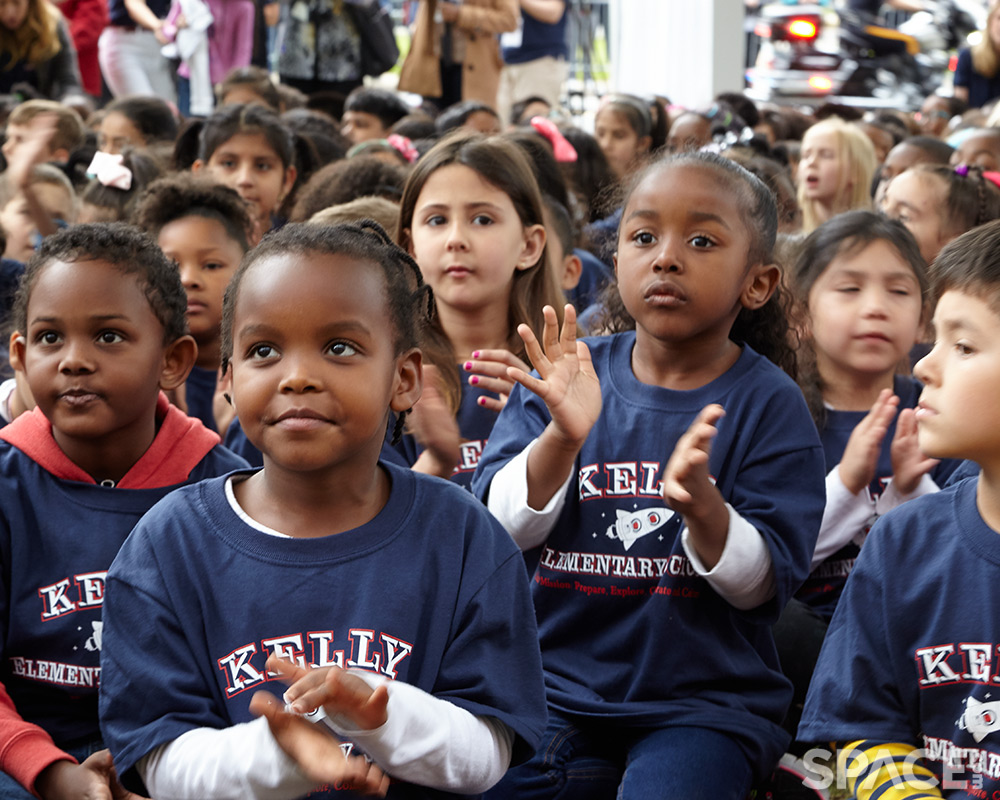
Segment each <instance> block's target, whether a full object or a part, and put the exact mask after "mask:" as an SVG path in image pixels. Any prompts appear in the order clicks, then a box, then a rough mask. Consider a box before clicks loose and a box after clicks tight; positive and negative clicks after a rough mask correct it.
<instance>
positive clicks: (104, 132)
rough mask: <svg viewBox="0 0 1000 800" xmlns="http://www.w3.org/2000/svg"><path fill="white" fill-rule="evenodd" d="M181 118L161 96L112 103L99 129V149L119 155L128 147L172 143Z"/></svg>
mask: <svg viewBox="0 0 1000 800" xmlns="http://www.w3.org/2000/svg"><path fill="white" fill-rule="evenodd" d="M176 136H177V118H176V117H175V116H174V112H173V110H172V109H171V108H170V106H169V105H168V104H167V103H166V102H164V101H163V100H161V99H160V98H158V97H123V98H121V99H120V100H115V101H114V102H112V103H109V104H108V106H107V107H106V108H105V109H104V116H103V117H102V118H101V124H100V125H99V126H98V128H97V149H98V150H101V151H102V152H105V153H111V154H112V155H115V154H117V153H120V152H122V150H123V149H124V148H125V147H147V146H149V145H152V144H155V143H156V142H172V141H173V140H174V137H176Z"/></svg>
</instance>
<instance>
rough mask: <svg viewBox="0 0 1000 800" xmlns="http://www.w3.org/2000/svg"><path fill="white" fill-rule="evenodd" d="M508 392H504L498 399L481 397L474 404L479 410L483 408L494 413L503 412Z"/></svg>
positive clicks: (486, 396)
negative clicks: (477, 405)
mask: <svg viewBox="0 0 1000 800" xmlns="http://www.w3.org/2000/svg"><path fill="white" fill-rule="evenodd" d="M508 394H509V393H508V392H504V393H503V394H501V395H500V397H499V399H498V398H496V397H490V396H488V395H483V396H482V397H480V398H479V399H478V400H477V401H476V402H477V403H478V404H479V406H480V407H481V408H485V409H486V410H487V411H495V412H496V413H498V414H499V413H500V412H501V411H503V409H504V406H505V405H507V395H508Z"/></svg>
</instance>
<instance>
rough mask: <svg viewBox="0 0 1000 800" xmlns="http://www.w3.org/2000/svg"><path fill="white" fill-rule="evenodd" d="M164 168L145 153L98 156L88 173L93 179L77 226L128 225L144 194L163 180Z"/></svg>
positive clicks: (128, 149)
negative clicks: (161, 168)
mask: <svg viewBox="0 0 1000 800" xmlns="http://www.w3.org/2000/svg"><path fill="white" fill-rule="evenodd" d="M160 171H161V170H160V166H159V164H158V163H157V162H156V161H155V160H154V159H153V158H152V157H151V156H150V154H149V153H147V152H144V151H142V150H135V149H133V148H132V147H126V148H125V149H124V150H123V151H122V152H121V153H120V154H118V155H110V154H108V153H102V152H97V153H95V154H94V158H93V160H92V161H91V162H90V166H89V168H88V169H87V174H88V175H91V176H92V178H91V180H90V183H88V184H87V186H86V188H84V190H83V193H82V194H81V195H80V211H79V213H78V214H77V217H76V221H77V222H126V221H128V219H129V217H131V216H132V210H133V209H134V208H135V204H136V201H137V200H138V199H139V197H140V196H141V195H142V192H143V190H144V189H145V188H146V187H147V186H149V184H151V183H152V182H153V181H155V180H156V179H157V178H159V177H160Z"/></svg>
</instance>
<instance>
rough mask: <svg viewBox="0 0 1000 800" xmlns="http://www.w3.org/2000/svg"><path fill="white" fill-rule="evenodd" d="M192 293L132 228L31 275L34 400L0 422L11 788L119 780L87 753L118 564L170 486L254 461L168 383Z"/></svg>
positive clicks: (0, 746)
mask: <svg viewBox="0 0 1000 800" xmlns="http://www.w3.org/2000/svg"><path fill="white" fill-rule="evenodd" d="M185 305H186V301H185V296H184V288H183V287H182V286H181V283H180V279H179V278H178V275H177V270H176V269H175V268H174V267H173V265H172V264H171V263H170V262H169V261H167V259H166V258H165V257H164V256H163V254H162V253H161V252H160V250H159V248H157V246H156V244H155V243H154V242H153V241H152V239H150V238H149V237H148V236H146V235H145V234H142V233H140V232H139V231H137V230H135V229H134V228H130V227H128V226H125V225H80V226H77V227H74V228H71V229H69V230H66V231H63V232H61V233H59V234H56V235H55V236H52V237H50V238H49V239H47V240H46V241H45V243H44V244H43V245H42V247H41V249H40V250H39V252H38V253H37V254H36V255H35V256H34V258H32V259H31V261H30V262H29V263H28V266H27V269H26V272H25V275H24V278H23V279H22V282H21V286H20V289H19V291H18V295H17V299H16V301H15V305H14V312H13V313H14V324H15V326H16V332H15V333H14V334H13V335H12V337H11V345H10V349H11V362H12V365H13V366H14V367H15V368H16V369H19V370H22V371H23V376H24V377H25V379H26V382H27V384H28V388H29V389H30V390H31V393H32V395H33V396H34V399H35V401H36V402H37V408H36V409H35V410H33V411H30V412H26V413H24V414H22V415H21V416H19V417H18V418H17V419H16V420H15V421H14V422H13V423H11V424H10V425H8V426H7V427H5V428H4V429H3V430H2V431H0V681H2V684H3V686H2V687H0V796H3V797H5V798H10V797H24V798H29V797H31V796H32V792H33V793H35V794H36V795H38V796H41V797H42V798H49V797H79V798H83V797H84V796H85V790H87V789H88V787H90V790H91V791H97V789H95V788H94V787H95V782H96V783H97V784H100V783H101V782H102V781H103V783H104V787H105V788H104V791H105V792H106V791H107V783H108V778H107V775H108V772H107V770H105V771H104V772H103V773H102V772H100V771H99V770H97V769H95V768H94V767H95V762H94V761H89V760H88V762H87V764H86V765H77V763H76V760H77V759H80V760H81V761H82V760H83V759H84V758H85V757H86V756H88V755H89V754H90V753H92V752H94V751H95V750H99V749H100V747H101V744H100V731H99V727H98V719H97V689H98V685H99V683H100V668H99V658H100V651H101V644H102V621H101V606H102V603H103V600H104V579H105V575H106V574H107V570H108V567H109V566H110V565H111V561H112V560H113V559H114V557H115V555H116V554H117V552H118V549H119V547H120V546H121V544H122V542H123V541H124V540H125V537H126V536H128V534H129V532H130V531H131V530H132V527H133V526H134V525H135V523H136V522H137V521H138V519H139V517H141V516H142V515H143V514H144V513H145V512H146V510H148V509H149V508H150V506H152V505H153V504H154V503H155V502H157V501H158V500H159V499H161V498H162V497H164V496H165V495H166V494H167V493H168V492H170V491H171V489H173V488H174V487H176V486H178V485H180V484H185V483H189V482H192V481H197V480H201V479H203V478H208V477H214V476H216V475H221V474H223V473H226V472H229V471H230V470H233V469H237V468H240V467H242V466H245V462H244V461H243V460H242V459H240V458H239V457H237V456H235V455H233V454H232V453H230V452H229V451H227V450H225V449H224V448H223V447H221V446H220V445H219V438H218V436H216V435H215V434H214V433H211V432H210V431H207V430H206V429H205V428H204V426H202V425H201V423H200V422H197V421H195V420H192V419H190V418H188V417H187V416H185V415H184V414H182V413H180V412H179V411H178V410H177V409H175V408H172V407H171V406H169V405H168V404H167V402H166V399H165V398H164V397H163V395H162V393H161V389H163V390H169V389H172V388H174V387H175V386H177V385H179V384H180V383H181V382H183V380H184V378H185V376H186V375H187V373H188V371H189V370H190V369H191V365H192V363H193V362H194V358H195V351H196V346H195V344H194V341H193V340H192V339H191V337H190V336H188V335H187V334H186V327H185V318H184V310H185ZM100 764H104V765H105V766H106V764H105V762H103V761H101V762H100ZM88 796H89V795H88ZM93 796H95V797H96V796H99V795H97V794H94V795H93Z"/></svg>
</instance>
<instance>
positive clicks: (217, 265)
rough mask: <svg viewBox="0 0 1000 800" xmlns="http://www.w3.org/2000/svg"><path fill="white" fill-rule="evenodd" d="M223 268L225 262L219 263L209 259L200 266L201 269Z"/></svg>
mask: <svg viewBox="0 0 1000 800" xmlns="http://www.w3.org/2000/svg"><path fill="white" fill-rule="evenodd" d="M225 268H226V265H225V264H221V263H219V262H218V261H209V262H207V263H206V264H205V265H204V266H203V267H202V269H206V270H216V269H225Z"/></svg>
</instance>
